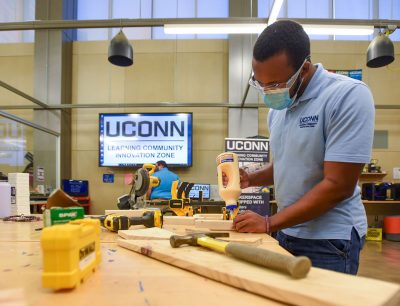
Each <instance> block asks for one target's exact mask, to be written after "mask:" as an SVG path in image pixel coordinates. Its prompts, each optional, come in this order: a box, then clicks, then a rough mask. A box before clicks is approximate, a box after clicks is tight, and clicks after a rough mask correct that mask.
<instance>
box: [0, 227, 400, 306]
mask: <svg viewBox="0 0 400 306" xmlns="http://www.w3.org/2000/svg"><path fill="white" fill-rule="evenodd" d="M41 227H42V222H31V223H16V222H3V221H0V258H1V259H2V260H1V261H0V306H3V305H10V304H9V303H7V302H3V301H4V296H3V297H2V295H1V293H2V292H5V291H4V290H9V289H22V290H23V292H24V295H25V300H26V304H18V305H32V306H39V305H40V306H47V305H48V306H50V305H51V306H53V305H56V306H64V305H65V306H67V305H68V306H71V305H72V306H80V305H91V304H93V305H96V306H99V305H107V306H109V305H135V306H136V305H143V306H157V305H160V306H161V305H162V306H165V305H174V306H179V305H190V306H197V305H199V306H200V305H202V306H203V305H218V306H222V305H229V306H235V305H255V306H257V305H267V306H268V305H285V304H282V303H281V302H276V301H274V300H269V299H267V298H264V297H261V296H259V295H256V294H253V293H250V292H245V291H243V290H240V289H237V288H234V287H230V286H227V285H224V284H222V283H219V282H216V281H213V280H211V279H209V278H206V277H203V276H200V275H197V274H194V273H191V272H188V271H186V270H182V269H179V268H176V267H174V266H170V265H168V264H165V263H163V262H160V261H157V260H154V259H152V258H150V257H147V256H143V255H141V254H138V253H135V252H132V251H130V250H128V249H124V248H122V247H119V246H118V245H117V244H116V240H117V234H116V233H111V232H108V231H106V230H104V229H102V232H101V250H102V262H101V264H100V266H99V269H98V270H97V271H96V272H95V273H94V274H93V275H91V276H90V277H89V278H88V279H86V280H85V282H83V283H82V284H81V285H80V286H78V287H77V288H75V289H73V290H62V291H58V292H54V291H53V290H50V289H43V288H42V286H41V273H42V252H41V248H40V234H41V232H40V231H36V230H35V229H37V228H41ZM169 230H175V231H177V232H179V231H183V230H184V229H183V228H175V229H174V228H170V229H169ZM181 233H182V232H181ZM235 235H249V236H248V237H256V235H250V234H238V233H234V234H233V236H235ZM257 235H260V237H261V238H262V241H263V242H262V245H261V246H260V247H263V248H267V249H270V250H274V251H275V252H281V253H286V251H285V250H283V249H282V248H281V247H280V246H279V245H278V244H277V242H276V240H274V239H273V238H271V237H269V236H268V235H266V234H257ZM310 275H311V277H312V279H310V280H308V281H306V282H302V281H301V280H300V281H299V283H298V284H296V288H297V287H298V286H300V287H299V288H298V289H299V290H300V289H301V287H302V286H305V288H306V289H307V288H308V289H307V290H308V291H309V292H314V290H315V292H316V293H318V292H319V291H321V290H320V288H321V285H322V284H325V285H326V284H329V286H331V287H332V286H333V287H334V286H336V285H337V286H338V288H342V287H346V284H345V283H343V282H345V281H346V277H339V276H340V275H339V273H334V272H330V271H326V270H321V269H314V270H312V271H311V273H310ZM339 278H340V280H341V281H339V282H338V279H339ZM349 278H351V281H350V280H349V282H348V284H349V286H348V287H349V288H347V290H348V291H352V288H358V287H362V286H364V287H365V288H367V287H368V286H367V285H368V284H369V282H368V281H367V280H366V279H365V278H364V279H363V280H362V279H360V281H359V282H357V278H355V277H351V276H349ZM342 280H343V281H342ZM277 281H278V280H277V279H274V282H277ZM284 281H286V280H284ZM278 282H279V281H278ZM300 282H301V283H300ZM367 283H368V284H367ZM370 283H371V285H374V286H375V285H376V286H378V287H379V286H381V287H379V288H377V290H378V292H373V291H371V290H366V292H370V294H371V295H374V294H378V295H379V296H380V298H381V299H382V300H387V301H389V300H390V299H391V298H392V295H393V290H394V289H396V288H397V287H398V286H397V285H395V284H389V283H385V282H379V281H375V280H371V281H370ZM289 287H290V286H289ZM392 287H393V288H392ZM368 288H369V287H368ZM379 289H382V290H379ZM383 289H385V290H386V291H385V290H383ZM288 290H290V288H288ZM396 290H397V289H396ZM399 292H400V291H399ZM337 298H338V299H340V296H339V295H338V296H337ZM365 298H366V299H367V298H368V297H365ZM396 300H397V299H396ZM332 301H333V300H332ZM354 302H355V303H357V302H356V301H354ZM13 305H14V304H13ZM15 305H17V304H15ZM330 305H331V304H330ZM332 305H334V303H332ZM364 305H368V303H365V304H364ZM371 305H372V304H371ZM374 305H375V304H374ZM393 305H395V304H393Z"/></svg>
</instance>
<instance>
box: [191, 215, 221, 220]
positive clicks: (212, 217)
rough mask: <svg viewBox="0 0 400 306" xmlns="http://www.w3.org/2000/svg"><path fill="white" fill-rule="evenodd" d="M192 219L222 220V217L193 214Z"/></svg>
mask: <svg viewBox="0 0 400 306" xmlns="http://www.w3.org/2000/svg"><path fill="white" fill-rule="evenodd" d="M193 217H194V218H195V219H196V220H197V219H202V220H222V218H223V215H222V214H195V215H193Z"/></svg>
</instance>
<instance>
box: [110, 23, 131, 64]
mask: <svg viewBox="0 0 400 306" xmlns="http://www.w3.org/2000/svg"><path fill="white" fill-rule="evenodd" d="M108 61H109V62H110V63H111V64H114V65H116V66H121V67H127V66H130V65H132V64H133V48H132V46H131V44H130V43H129V41H128V39H127V38H126V36H125V34H124V32H122V29H121V30H120V31H119V32H118V33H117V35H115V36H114V38H113V39H112V40H111V42H110V46H109V47H108Z"/></svg>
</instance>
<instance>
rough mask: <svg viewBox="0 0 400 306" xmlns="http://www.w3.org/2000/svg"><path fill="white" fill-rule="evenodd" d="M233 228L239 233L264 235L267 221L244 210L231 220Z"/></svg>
mask: <svg viewBox="0 0 400 306" xmlns="http://www.w3.org/2000/svg"><path fill="white" fill-rule="evenodd" d="M233 228H234V229H235V230H236V231H238V232H241V233H266V232H267V220H265V218H264V217H263V216H261V215H259V214H257V213H255V212H253V211H250V210H245V211H244V212H243V213H240V214H238V215H237V216H236V218H235V219H233Z"/></svg>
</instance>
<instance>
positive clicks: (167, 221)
mask: <svg viewBox="0 0 400 306" xmlns="http://www.w3.org/2000/svg"><path fill="white" fill-rule="evenodd" d="M194 220H195V219H194V218H193V217H180V216H164V217H163V224H164V225H189V226H193V225H195V224H194Z"/></svg>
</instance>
